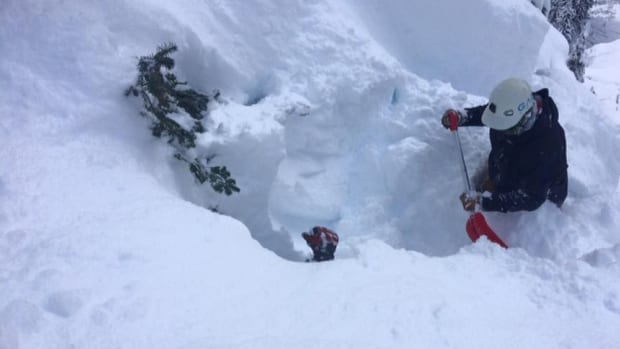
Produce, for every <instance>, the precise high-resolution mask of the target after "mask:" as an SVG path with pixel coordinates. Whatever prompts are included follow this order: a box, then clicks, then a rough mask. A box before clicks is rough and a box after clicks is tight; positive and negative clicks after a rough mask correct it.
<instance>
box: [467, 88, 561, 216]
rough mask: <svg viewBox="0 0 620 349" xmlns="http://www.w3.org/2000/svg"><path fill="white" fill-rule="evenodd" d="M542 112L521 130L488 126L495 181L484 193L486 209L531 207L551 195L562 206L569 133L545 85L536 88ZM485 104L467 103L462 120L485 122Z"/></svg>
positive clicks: (492, 176)
mask: <svg viewBox="0 0 620 349" xmlns="http://www.w3.org/2000/svg"><path fill="white" fill-rule="evenodd" d="M534 96H535V97H536V99H537V101H539V102H541V103H542V112H541V113H539V114H538V115H537V120H536V122H535V123H534V125H533V126H532V128H531V129H530V130H528V131H526V132H524V133H522V134H520V135H508V134H506V133H504V132H501V131H497V130H494V129H491V130H490V138H491V152H490V154H489V160H488V164H489V178H490V179H491V181H492V182H493V184H494V186H495V190H494V192H493V194H492V196H491V197H485V198H483V199H482V202H481V204H482V209H483V210H484V211H501V212H511V211H522V210H527V211H532V210H535V209H537V208H538V207H540V205H542V203H543V202H544V201H545V200H547V199H549V200H550V201H552V202H554V203H555V204H556V205H558V206H561V205H562V203H563V202H564V199H566V193H567V183H568V181H567V168H568V165H567V162H566V139H565V136H564V129H563V128H562V126H560V124H559V122H558V117H559V115H558V109H557V107H556V105H555V103H554V102H553V99H551V97H549V91H548V90H547V89H546V88H545V89H542V90H540V91H537V92H535V93H534ZM485 108H486V104H484V105H480V106H477V107H473V108H469V109H466V112H467V115H466V116H465V117H464V118H463V121H462V124H461V126H483V124H482V120H481V118H482V113H483V111H484V109H485Z"/></svg>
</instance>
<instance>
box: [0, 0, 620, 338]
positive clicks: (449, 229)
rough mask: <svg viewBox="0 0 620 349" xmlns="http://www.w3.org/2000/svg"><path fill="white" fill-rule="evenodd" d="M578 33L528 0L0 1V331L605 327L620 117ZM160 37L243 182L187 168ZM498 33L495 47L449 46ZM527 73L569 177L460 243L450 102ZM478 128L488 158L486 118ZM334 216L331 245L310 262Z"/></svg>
mask: <svg viewBox="0 0 620 349" xmlns="http://www.w3.org/2000/svg"><path fill="white" fill-rule="evenodd" d="M450 5H451V6H450ZM454 9H457V10H459V11H458V12H462V13H467V14H468V15H470V16H471V17H463V16H461V14H460V13H457V12H456V11H454ZM472 10H475V11H472ZM384 11H385V12H384ZM375 15H376V16H375ZM388 15H392V16H393V19H392V20H389V16H388ZM457 17H459V18H460V19H461V21H462V23H466V24H468V25H467V26H466V28H467V30H458V31H455V28H454V27H450V26H445V25H444V23H445V21H444V20H445V19H451V20H450V21H449V22H450V23H453V22H456V19H457ZM412 19H415V20H412ZM423 24H426V25H427V27H425V28H424V29H425V31H424V32H425V33H426V35H425V34H423V33H422V32H421V31H420V30H421V29H422V25H423ZM456 28H457V29H458V28H459V27H456ZM461 28H462V27H461ZM491 28H492V29H493V30H494V33H495V34H494V35H490V33H489V31H488V30H489V29H491ZM515 31H516V32H517V33H519V34H524V35H523V38H521V35H514V33H515ZM530 32H531V33H534V34H536V35H533V39H532V37H530V36H528V35H525V33H530ZM472 33H476V35H480V36H475V37H472V36H471V34H472ZM498 33H499V34H502V35H499V36H496V34H498ZM509 34H511V35H509ZM449 35H456V38H458V39H459V40H452V39H451V38H449ZM431 37H434V38H435V39H434V40H430V38H431ZM506 37H510V38H513V39H515V40H517V43H518V45H517V46H516V47H518V48H519V50H518V51H519V52H521V53H522V54H523V57H522V58H521V60H519V61H516V60H515V52H516V51H515V50H516V48H515V46H511V47H510V48H508V49H507V50H503V49H500V48H503V47H504V45H505V39H506ZM562 40H563V39H561V37H560V36H558V35H557V33H555V32H554V31H552V30H549V29H548V26H547V25H546V24H545V23H544V20H543V18H542V16H541V15H540V13H539V12H538V11H537V10H536V9H535V8H533V7H532V6H531V5H530V4H529V3H528V2H526V1H522V2H517V1H489V0H478V1H474V2H471V3H470V4H468V6H467V8H465V7H464V5H462V4H461V2H460V1H452V2H448V1H438V2H434V3H429V4H425V5H422V4H411V3H410V2H406V1H396V2H390V4H385V7H382V8H376V7H374V6H373V4H372V3H370V2H366V1H364V2H353V1H350V2H341V1H311V2H290V1H284V0H282V1H268V2H265V1H260V2H251V1H250V2H248V1H244V0H243V1H242V0H231V1H226V2H209V3H208V4H205V3H204V2H203V1H197V0H196V1H191V0H188V1H186V2H183V3H178V4H176V3H175V4H171V3H170V2H165V1H138V2H126V1H121V0H112V1H110V2H106V3H105V4H103V3H100V2H97V1H83V2H71V3H66V2H53V1H51V2H43V3H42V2H37V1H15V0H9V1H5V2H4V3H3V11H2V12H0V49H1V50H2V52H3V56H2V61H0V89H1V90H2V91H3V93H1V94H0V149H2V151H1V152H0V163H2V164H3V166H2V167H1V168H0V197H1V198H2V200H1V201H0V285H1V287H0V348H2V349H4V348H11V349H15V348H42V347H45V348H64V347H76V348H110V347H118V348H153V347H158V348H188V347H190V348H195V347H210V348H227V347H228V348H230V347H234V348H259V349H260V348H273V347H299V348H306V347H308V348H310V347H312V348H316V347H334V346H335V347H342V348H358V347H390V348H411V347H412V346H413V347H421V348H429V347H465V348H479V347H503V348H523V347H532V348H560V347H566V346H570V347H575V348H590V347H601V348H603V347H613V345H615V343H617V342H618V335H617V331H616V329H617V328H618V326H619V325H620V323H619V322H620V321H619V319H620V317H619V316H618V315H619V314H620V303H619V295H620V284H619V283H618V281H617V277H616V274H617V258H618V251H617V249H618V247H617V246H618V243H619V242H620V241H619V240H620V239H619V237H618V235H617V231H616V227H617V224H618V222H619V220H618V217H620V214H619V212H618V207H620V205H618V197H619V194H618V190H619V189H618V188H619V187H618V184H617V183H618V173H619V171H620V166H619V165H618V160H617V159H616V156H615V153H613V152H608V150H609V149H612V150H613V149H618V139H617V136H616V135H617V129H616V128H614V127H613V125H612V123H611V122H609V120H607V119H606V117H605V116H606V115H607V114H606V111H605V110H604V109H601V108H600V106H599V105H598V104H597V103H596V99H595V97H594V96H593V95H591V94H590V93H589V92H588V91H587V89H586V88H584V87H583V86H581V85H579V84H577V83H576V82H574V80H573V79H572V75H571V73H570V72H568V70H567V69H566V68H565V67H564V64H563V61H562V60H563V59H564V58H565V52H566V51H565V48H566V44H565V42H563V41H562ZM164 41H175V42H176V43H177V44H178V45H179V49H180V52H179V54H178V56H175V57H176V58H177V63H178V71H179V76H180V77H182V78H184V79H187V80H189V81H190V84H191V85H192V86H193V87H195V88H199V89H202V90H205V91H210V90H211V89H214V88H219V89H221V91H222V95H223V96H224V98H225V99H226V103H223V104H221V105H218V106H214V110H213V113H212V117H213V121H214V124H213V126H214V128H213V130H212V131H213V132H210V133H209V134H207V135H205V137H204V138H203V139H201V140H200V141H201V142H202V144H203V145H208V146H211V147H213V149H214V150H216V151H217V152H218V153H220V154H221V156H220V157H219V158H218V161H221V162H222V163H223V164H226V165H227V166H229V167H230V169H231V172H233V175H234V176H235V177H236V178H237V179H238V182H239V184H240V187H241V189H242V193H241V194H240V195H239V196H237V197H232V198H224V197H214V196H213V194H212V192H211V191H210V189H208V188H205V189H199V190H197V189H195V187H194V185H193V183H192V180H191V177H190V176H189V175H188V174H187V173H186V172H185V170H184V169H183V168H181V167H179V164H178V163H176V162H175V161H174V160H168V159H170V154H169V152H170V151H169V149H168V148H167V147H166V146H165V145H163V144H161V143H160V142H159V141H157V140H155V139H153V138H152V137H151V136H150V134H149V132H148V130H147V129H146V126H147V125H146V124H145V121H144V120H141V119H140V118H139V117H138V116H137V115H136V114H137V110H138V107H139V106H138V105H137V102H136V101H133V100H129V99H126V98H125V97H123V96H122V91H123V89H124V88H126V87H127V86H128V85H129V84H130V83H131V82H132V80H133V78H134V74H135V66H134V65H135V63H136V57H138V56H140V55H144V54H148V53H151V52H153V50H154V48H155V47H156V46H157V45H158V44H160V43H161V42H164ZM400 42H406V43H407V45H405V46H399V45H398V43H400ZM481 44H483V46H484V45H486V46H487V47H489V48H490V51H492V52H493V53H494V55H493V57H492V59H491V60H489V59H487V58H485V57H483V56H481V55H480V54H479V52H480V51H479V50H474V51H472V52H474V53H473V54H472V55H464V57H463V58H462V60H460V61H459V63H457V64H454V63H452V62H453V61H451V60H441V59H439V60H438V61H435V60H432V59H431V58H432V57H433V55H436V56H438V57H443V56H442V55H441V53H442V52H451V53H460V52H467V51H466V50H465V49H468V48H471V47H480V45H481ZM420 48H424V50H421V49H420ZM456 48H458V49H459V50H457V51H451V50H454V49H456ZM539 52H540V54H539ZM552 53H553V54H552ZM499 62H508V63H507V64H499ZM436 63H437V64H436ZM457 67H458V69H457ZM464 68H466V69H464ZM487 68H488V69H487ZM504 69H505V70H504ZM459 71H460V72H461V73H462V74H464V75H460V74H457V72H459ZM473 72H482V73H481V74H473ZM534 72H537V73H536V74H535V75H532V74H534ZM512 74H515V75H521V76H526V77H529V79H530V80H531V82H532V83H533V85H534V86H535V87H543V86H547V87H549V88H550V89H551V91H552V95H553V96H554V98H556V101H557V102H558V105H559V106H560V110H561V113H562V114H561V120H562V122H563V124H564V125H565V128H566V130H567V138H568V144H569V163H570V165H571V168H570V169H569V173H570V178H569V180H570V184H569V186H570V193H569V200H568V201H567V203H566V207H564V208H563V209H562V210H558V209H557V208H555V207H552V206H549V205H546V206H544V207H542V208H541V209H540V210H539V211H538V212H535V213H529V214H528V213H523V214H514V215H499V214H498V215H492V214H489V215H488V219H489V221H490V222H491V224H492V225H493V227H494V228H495V229H496V230H497V231H498V233H500V234H503V235H502V236H503V237H505V238H506V240H507V241H508V242H509V244H510V245H511V246H513V247H514V248H512V249H510V250H508V251H504V250H501V249H498V248H497V247H496V246H494V245H491V244H489V243H488V242H486V241H481V242H480V243H477V244H474V245H472V244H470V243H469V241H467V238H466V236H465V234H464V231H463V225H464V221H465V219H466V214H465V213H463V212H462V211H461V209H460V204H459V203H458V201H457V196H458V194H459V193H460V190H461V188H460V186H461V183H460V176H459V173H458V166H457V164H456V162H455V159H456V158H455V156H456V154H454V147H453V144H452V139H451V137H450V135H449V134H448V133H447V132H446V131H445V130H444V129H442V128H441V127H440V126H439V125H438V116H439V115H440V114H441V112H442V111H443V110H444V109H446V108H448V107H460V106H467V105H473V104H476V103H481V102H484V98H482V97H479V96H476V95H485V94H486V93H487V91H486V90H487V89H488V87H489V86H490V85H492V84H493V83H494V82H495V81H492V80H494V79H498V80H499V79H500V78H503V77H504V75H512ZM453 86H454V87H457V88H458V89H459V90H460V91H457V90H455V89H454V88H453ZM462 138H463V141H464V146H465V151H466V156H467V162H468V164H471V168H472V170H473V169H474V168H475V167H476V165H477V164H478V163H480V162H482V161H484V158H485V156H486V154H485V152H486V151H487V149H488V144H487V142H488V140H487V133H486V131H485V130H483V129H480V130H473V129H472V130H465V131H464V132H463V134H462ZM609 188H616V189H615V191H612V192H610V190H609ZM211 204H217V205H219V208H220V210H221V211H223V212H225V213H227V214H230V215H231V216H233V217H235V218H238V219H240V220H242V221H243V224H242V223H240V222H239V221H238V220H236V219H233V218H230V217H227V216H224V215H216V214H214V213H212V212H210V211H209V210H206V209H205V208H204V207H205V206H208V205H211ZM320 223H323V224H327V225H330V226H332V227H334V228H335V229H336V230H337V231H338V232H339V233H340V234H341V237H342V241H343V242H342V244H341V246H340V247H339V250H338V251H337V259H336V260H335V261H334V262H330V263H321V264H314V263H313V264H306V263H295V262H292V261H291V260H293V261H298V260H300V259H302V258H303V254H305V253H306V252H307V249H306V248H305V246H300V241H298V240H297V239H298V234H299V232H301V230H302V229H306V228H307V227H308V226H309V225H311V224H320ZM244 225H245V226H244ZM246 226H247V228H246ZM248 228H249V230H248ZM289 235H290V236H289ZM251 237H254V239H252V238H251ZM259 243H260V245H263V246H266V247H267V248H268V249H265V248H263V247H261V246H260V245H259ZM272 251H273V252H275V254H274V253H272ZM433 256H444V257H441V258H439V257H433ZM281 257H285V258H281ZM578 257H582V258H578Z"/></svg>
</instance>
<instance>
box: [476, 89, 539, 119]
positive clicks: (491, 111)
mask: <svg viewBox="0 0 620 349" xmlns="http://www.w3.org/2000/svg"><path fill="white" fill-rule="evenodd" d="M534 105H536V100H535V99H534V95H533V94H532V89H531V88H530V85H529V84H528V83H527V82H526V81H524V80H519V79H507V80H504V81H502V82H500V83H499V84H498V85H497V86H495V88H494V89H493V91H492V92H491V96H490V97H489V104H488V105H487V107H486V109H484V112H483V113H482V123H483V124H485V125H487V126H489V127H490V128H492V129H496V130H500V131H504V130H507V129H509V128H511V127H513V126H515V125H517V124H518V123H519V121H521V119H522V118H523V116H524V115H525V114H526V113H527V112H529V111H531V110H532V108H533V107H534Z"/></svg>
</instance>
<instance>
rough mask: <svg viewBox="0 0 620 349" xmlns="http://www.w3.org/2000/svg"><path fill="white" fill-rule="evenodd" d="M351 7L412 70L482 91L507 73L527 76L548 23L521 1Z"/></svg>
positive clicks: (368, 2)
mask: <svg viewBox="0 0 620 349" xmlns="http://www.w3.org/2000/svg"><path fill="white" fill-rule="evenodd" d="M351 6H352V7H353V8H354V9H355V11H356V12H357V13H358V15H359V16H360V17H361V18H362V20H363V21H364V22H365V24H366V26H367V28H368V30H369V31H370V34H371V35H372V36H373V37H375V39H376V40H377V42H381V43H382V44H383V46H384V48H385V49H386V50H387V51H388V52H390V53H391V54H392V55H393V56H394V57H396V59H398V60H399V61H400V62H401V63H402V64H403V65H404V66H405V67H406V68H407V69H409V70H410V71H411V72H413V73H415V74H417V75H419V76H421V77H423V78H425V79H429V80H431V79H438V80H442V81H445V82H449V83H451V84H452V85H453V86H454V87H455V88H456V89H459V90H463V91H468V92H470V93H475V94H478V95H482V96H485V95H487V94H488V93H489V91H491V89H492V87H493V86H494V85H495V84H497V82H499V81H501V80H503V79H505V78H506V75H507V72H508V75H512V76H514V77H520V78H527V77H529V76H530V75H531V74H532V73H533V72H534V70H535V64H536V56H537V54H538V51H539V49H540V47H541V45H542V43H543V40H544V38H545V34H546V33H547V31H548V30H549V28H550V25H549V23H548V22H547V21H546V18H545V17H544V16H543V15H542V14H541V12H540V11H539V10H538V9H537V8H536V7H535V6H532V4H531V3H529V2H528V1H523V0H472V1H454V0H436V1H408V0H398V1H387V2H386V1H383V2H377V1H373V0H360V1H355V2H354V3H352V4H351ZM421 14H424V15H421ZM481 18H482V19H483V20H480V19H481ZM438 19H441V20H440V21H438Z"/></svg>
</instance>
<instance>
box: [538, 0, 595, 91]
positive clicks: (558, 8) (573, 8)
mask: <svg viewBox="0 0 620 349" xmlns="http://www.w3.org/2000/svg"><path fill="white" fill-rule="evenodd" d="M593 4H594V0H551V10H550V11H549V22H551V24H553V26H554V27H555V28H557V29H558V30H559V31H560V32H561V33H562V34H563V35H564V37H566V39H567V40H568V43H569V45H570V46H569V58H568V62H567V64H568V67H569V68H570V69H571V70H572V71H573V73H575V77H576V78H577V80H579V81H581V82H583V74H584V71H585V64H584V62H583V52H584V50H585V48H586V47H585V46H586V35H587V22H588V18H589V16H588V11H589V10H590V8H591V7H592V5H593Z"/></svg>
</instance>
